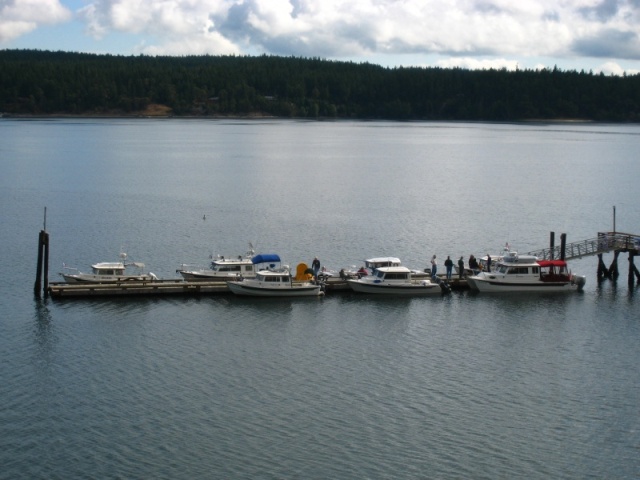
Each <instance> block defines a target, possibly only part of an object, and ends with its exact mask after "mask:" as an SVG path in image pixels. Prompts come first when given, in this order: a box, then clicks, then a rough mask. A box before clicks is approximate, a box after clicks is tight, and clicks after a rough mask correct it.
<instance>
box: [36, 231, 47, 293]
mask: <svg viewBox="0 0 640 480" xmlns="http://www.w3.org/2000/svg"><path fill="white" fill-rule="evenodd" d="M44 233H45V232H44V230H40V234H39V235H38V270H37V271H36V282H35V284H34V285H33V293H34V294H35V296H36V297H40V289H41V288H42V255H43V253H44V252H43V248H42V245H43V244H44Z"/></svg>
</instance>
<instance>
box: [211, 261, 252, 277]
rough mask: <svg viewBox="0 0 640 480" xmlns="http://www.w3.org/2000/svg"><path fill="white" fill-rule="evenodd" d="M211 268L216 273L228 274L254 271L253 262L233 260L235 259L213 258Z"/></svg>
mask: <svg viewBox="0 0 640 480" xmlns="http://www.w3.org/2000/svg"><path fill="white" fill-rule="evenodd" d="M211 270H213V271H214V272H218V273H228V274H239V275H241V274H243V273H244V274H247V273H253V272H254V271H255V268H254V265H253V263H251V260H248V261H240V260H238V261H235V260H225V259H224V258H223V259H222V260H214V261H213V262H211Z"/></svg>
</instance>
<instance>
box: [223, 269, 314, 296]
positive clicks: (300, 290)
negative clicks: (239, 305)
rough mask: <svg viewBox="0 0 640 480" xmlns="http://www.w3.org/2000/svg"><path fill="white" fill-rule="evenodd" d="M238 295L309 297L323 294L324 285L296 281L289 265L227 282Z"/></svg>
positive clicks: (230, 288)
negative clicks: (253, 276)
mask: <svg viewBox="0 0 640 480" xmlns="http://www.w3.org/2000/svg"><path fill="white" fill-rule="evenodd" d="M227 286H228V287H229V290H231V291H232V292H233V293H235V294H237V295H249V296H252V297H307V296H318V295H323V294H324V292H323V291H322V286H321V285H320V284H315V283H312V282H308V281H302V282H300V281H294V279H293V278H292V277H291V272H290V271H289V268H288V267H282V268H277V269H268V270H260V271H258V273H257V274H256V276H255V278H244V279H242V280H238V281H231V282H227Z"/></svg>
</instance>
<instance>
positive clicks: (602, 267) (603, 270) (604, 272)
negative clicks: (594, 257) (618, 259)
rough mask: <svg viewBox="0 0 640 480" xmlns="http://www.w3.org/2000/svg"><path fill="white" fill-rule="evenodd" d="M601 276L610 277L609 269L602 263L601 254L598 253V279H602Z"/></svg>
mask: <svg viewBox="0 0 640 480" xmlns="http://www.w3.org/2000/svg"><path fill="white" fill-rule="evenodd" d="M602 277H607V278H611V276H610V275H609V269H608V268H607V266H606V265H605V264H604V260H602V254H601V253H599V254H598V280H602Z"/></svg>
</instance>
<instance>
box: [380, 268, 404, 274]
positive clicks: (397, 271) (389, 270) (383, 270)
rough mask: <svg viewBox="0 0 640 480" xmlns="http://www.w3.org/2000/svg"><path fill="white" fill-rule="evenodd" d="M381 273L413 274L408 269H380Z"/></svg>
mask: <svg viewBox="0 0 640 480" xmlns="http://www.w3.org/2000/svg"><path fill="white" fill-rule="evenodd" d="M378 271H379V272H383V273H411V270H409V269H408V268H407V267H379V268H378Z"/></svg>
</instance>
